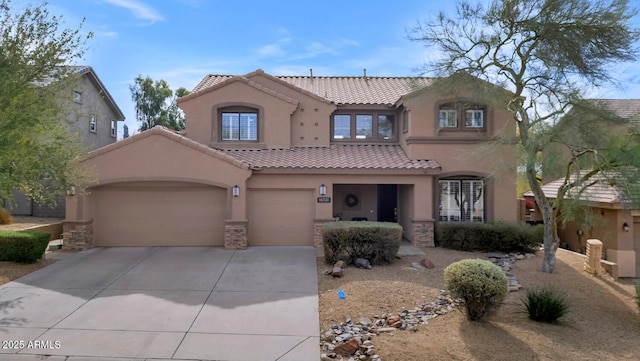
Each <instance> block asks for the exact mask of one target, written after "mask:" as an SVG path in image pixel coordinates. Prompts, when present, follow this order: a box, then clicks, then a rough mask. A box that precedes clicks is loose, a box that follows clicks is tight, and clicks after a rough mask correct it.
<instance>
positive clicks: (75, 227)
mask: <svg viewBox="0 0 640 361" xmlns="http://www.w3.org/2000/svg"><path fill="white" fill-rule="evenodd" d="M62 244H63V247H64V249H65V250H68V251H84V250H87V249H89V248H91V247H93V220H92V219H91V220H83V221H67V220H65V221H64V223H63V224H62Z"/></svg>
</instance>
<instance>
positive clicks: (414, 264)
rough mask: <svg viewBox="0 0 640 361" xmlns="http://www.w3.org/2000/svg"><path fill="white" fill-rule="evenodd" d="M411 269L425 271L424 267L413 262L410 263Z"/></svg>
mask: <svg viewBox="0 0 640 361" xmlns="http://www.w3.org/2000/svg"><path fill="white" fill-rule="evenodd" d="M411 267H413V268H415V269H425V268H424V267H422V265H421V264H420V263H418V262H413V263H411Z"/></svg>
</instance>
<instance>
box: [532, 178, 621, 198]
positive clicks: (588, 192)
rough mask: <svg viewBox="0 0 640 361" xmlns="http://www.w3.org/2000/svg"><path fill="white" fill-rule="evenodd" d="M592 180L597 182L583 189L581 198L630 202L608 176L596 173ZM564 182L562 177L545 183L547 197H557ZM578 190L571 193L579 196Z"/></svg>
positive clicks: (574, 189)
mask: <svg viewBox="0 0 640 361" xmlns="http://www.w3.org/2000/svg"><path fill="white" fill-rule="evenodd" d="M571 179H572V180H575V179H576V178H575V175H574V176H572V177H571ZM592 181H595V182H596V183H595V184H593V185H590V186H589V187H587V188H585V189H584V190H582V192H581V194H580V195H579V199H580V200H583V201H588V202H598V203H610V204H616V203H628V202H629V199H628V197H626V196H625V195H624V193H623V192H622V191H620V189H619V188H618V187H616V186H614V185H611V182H610V180H609V178H608V177H605V176H601V175H596V176H594V177H593V178H592ZM563 182H564V178H560V179H557V180H555V181H553V182H549V183H547V184H545V185H543V186H542V192H543V193H544V195H545V197H547V198H551V199H555V198H556V197H557V196H558V190H559V189H560V187H561V186H562V183H563ZM578 191H579V189H578V188H573V189H572V192H571V194H572V195H575V196H577V195H578ZM524 196H525V197H533V192H531V191H528V192H526V193H525V194H524Z"/></svg>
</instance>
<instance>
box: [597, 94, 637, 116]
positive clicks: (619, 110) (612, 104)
mask: <svg viewBox="0 0 640 361" xmlns="http://www.w3.org/2000/svg"><path fill="white" fill-rule="evenodd" d="M591 101H593V102H596V103H597V104H599V105H601V106H603V107H604V108H605V109H608V110H611V111H613V112H614V113H615V114H616V115H617V116H619V117H621V118H624V119H631V120H638V121H640V99H591Z"/></svg>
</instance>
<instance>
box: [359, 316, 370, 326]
mask: <svg viewBox="0 0 640 361" xmlns="http://www.w3.org/2000/svg"><path fill="white" fill-rule="evenodd" d="M358 323H359V324H361V325H363V326H369V325H371V323H372V322H371V319H369V318H366V317H362V318H361V319H360V320H358Z"/></svg>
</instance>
